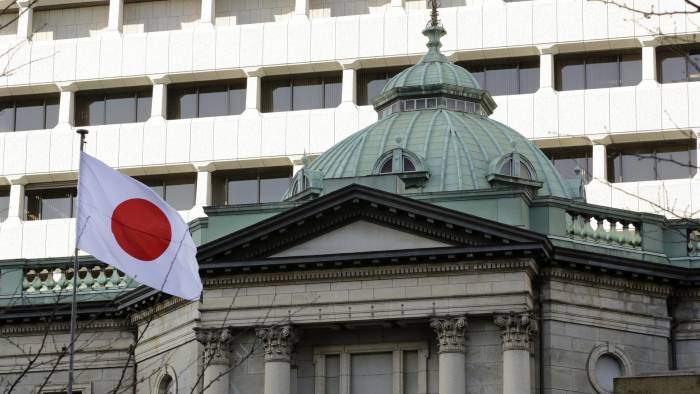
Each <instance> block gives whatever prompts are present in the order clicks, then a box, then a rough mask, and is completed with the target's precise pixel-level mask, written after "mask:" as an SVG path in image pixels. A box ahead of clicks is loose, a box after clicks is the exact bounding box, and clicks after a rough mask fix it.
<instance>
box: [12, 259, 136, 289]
mask: <svg viewBox="0 0 700 394" xmlns="http://www.w3.org/2000/svg"><path fill="white" fill-rule="evenodd" d="M130 284H131V279H129V278H127V277H126V275H124V273H122V272H120V271H119V270H117V269H115V268H114V267H112V266H106V267H105V266H101V265H94V264H91V265H90V266H87V267H86V266H83V267H80V269H79V270H78V291H80V292H87V291H104V290H119V289H124V288H127V287H129V286H130ZM22 290H23V292H24V293H25V294H41V293H60V292H68V291H72V290H73V268H65V267H54V268H37V269H28V270H26V271H25V273H24V280H23V281H22Z"/></svg>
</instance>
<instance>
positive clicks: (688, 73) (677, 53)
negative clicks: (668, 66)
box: [656, 45, 700, 83]
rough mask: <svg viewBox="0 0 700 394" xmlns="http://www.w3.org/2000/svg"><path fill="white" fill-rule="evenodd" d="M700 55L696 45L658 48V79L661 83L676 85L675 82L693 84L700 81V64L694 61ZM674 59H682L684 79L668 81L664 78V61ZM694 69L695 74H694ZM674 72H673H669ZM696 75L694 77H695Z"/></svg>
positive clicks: (699, 48)
mask: <svg viewBox="0 0 700 394" xmlns="http://www.w3.org/2000/svg"><path fill="white" fill-rule="evenodd" d="M697 55H700V47H698V46H696V45H691V46H687V45H686V46H672V45H668V46H661V47H658V48H656V57H657V59H656V69H657V78H656V80H657V81H658V82H659V83H675V82H693V81H699V80H700V62H699V61H696V60H692V57H693V56H697ZM699 57H700V56H699ZM674 58H682V59H683V60H682V61H683V66H684V70H683V78H681V79H680V80H679V79H672V80H666V79H665V78H664V71H665V70H664V69H665V66H664V61H665V60H672V59H674ZM693 69H694V71H695V72H692V70H693ZM669 71H673V70H669ZM693 74H694V75H693Z"/></svg>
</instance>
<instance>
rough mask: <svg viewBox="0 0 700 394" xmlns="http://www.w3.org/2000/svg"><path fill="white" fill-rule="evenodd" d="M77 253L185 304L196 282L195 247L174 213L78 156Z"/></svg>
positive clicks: (129, 181) (195, 293) (197, 288)
mask: <svg viewBox="0 0 700 394" xmlns="http://www.w3.org/2000/svg"><path fill="white" fill-rule="evenodd" d="M76 238H77V241H76V244H77V248H78V249H80V250H83V251H85V252H87V253H90V254H91V255H93V256H94V257H95V258H97V259H98V260H100V261H102V262H104V263H106V264H111V265H112V266H114V267H116V268H117V269H119V270H121V271H123V272H124V273H125V274H126V275H128V276H129V277H131V278H132V279H134V280H136V281H138V282H140V283H142V284H145V285H148V286H150V287H152V288H154V289H157V290H160V291H163V292H165V293H168V294H172V295H175V296H178V297H182V298H185V299H188V300H194V299H197V298H199V295H200V293H201V292H202V281H201V279H200V277H199V265H198V264H197V258H196V254H197V247H196V246H195V244H194V241H192V237H191V236H190V232H189V228H188V226H187V225H186V224H185V222H184V221H183V220H182V218H181V217H180V215H179V214H178V213H177V211H176V210H175V209H173V208H172V207H171V206H170V205H168V204H167V203H166V202H165V201H163V199H161V198H160V197H159V196H158V195H157V194H156V193H155V192H153V190H151V189H150V188H149V187H148V186H146V185H144V184H142V183H141V182H139V181H137V180H135V179H133V178H131V177H129V176H126V175H123V174H121V173H119V172H117V171H115V170H113V169H112V168H110V167H109V166H107V165H106V164H104V163H102V162H101V161H99V160H97V159H95V158H94V157H91V156H89V155H88V154H86V153H85V152H81V153H80V179H79V182H78V220H77V235H76Z"/></svg>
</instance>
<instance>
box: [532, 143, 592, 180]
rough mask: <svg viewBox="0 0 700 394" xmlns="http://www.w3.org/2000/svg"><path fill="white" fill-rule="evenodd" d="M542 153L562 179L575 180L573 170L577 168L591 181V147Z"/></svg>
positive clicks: (559, 149)
mask: <svg viewBox="0 0 700 394" xmlns="http://www.w3.org/2000/svg"><path fill="white" fill-rule="evenodd" d="M542 152H543V153H544V154H545V155H546V156H547V158H548V159H549V161H551V162H552V164H553V165H554V168H556V170H557V171H559V174H560V175H561V176H563V177H564V179H576V178H577V176H576V172H575V171H574V170H575V168H576V167H577V166H578V167H579V168H580V169H581V170H582V171H583V172H584V174H585V176H586V179H587V180H588V181H590V180H591V179H592V176H593V174H592V155H593V148H592V147H590V146H587V147H570V148H553V149H542Z"/></svg>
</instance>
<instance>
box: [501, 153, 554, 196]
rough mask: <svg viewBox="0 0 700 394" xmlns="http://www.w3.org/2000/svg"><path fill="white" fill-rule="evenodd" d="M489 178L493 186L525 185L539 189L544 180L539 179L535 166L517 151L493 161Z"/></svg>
mask: <svg viewBox="0 0 700 394" xmlns="http://www.w3.org/2000/svg"><path fill="white" fill-rule="evenodd" d="M490 167H491V170H490V174H489V175H488V177H487V179H488V181H489V183H491V185H492V186H497V185H511V186H512V185H523V186H527V187H533V188H536V189H539V188H540V187H542V182H540V181H538V180H537V173H536V172H535V168H534V167H533V166H532V163H530V162H529V161H528V160H527V159H526V158H525V157H524V156H523V155H521V154H520V153H518V152H517V151H512V152H510V153H507V154H505V155H503V156H501V157H499V158H497V159H496V160H494V161H493V162H491V166H490Z"/></svg>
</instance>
